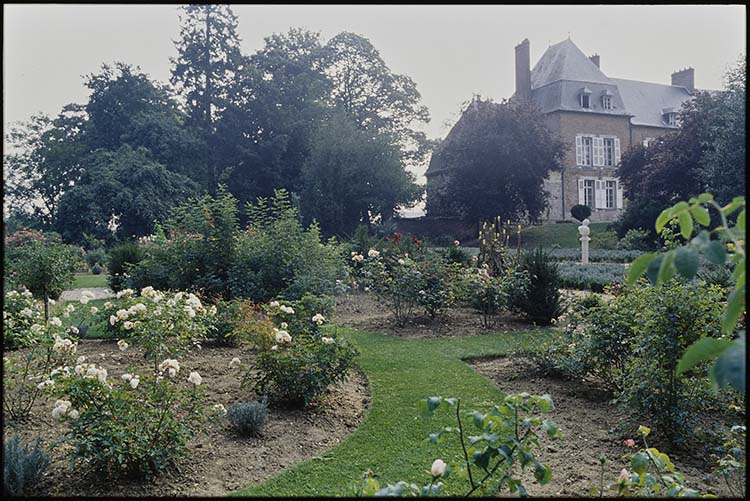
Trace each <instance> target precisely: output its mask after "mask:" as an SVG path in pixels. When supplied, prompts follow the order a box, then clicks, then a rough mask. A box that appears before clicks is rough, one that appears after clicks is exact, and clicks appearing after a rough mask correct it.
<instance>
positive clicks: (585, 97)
mask: <svg viewBox="0 0 750 501" xmlns="http://www.w3.org/2000/svg"><path fill="white" fill-rule="evenodd" d="M581 108H591V91H590V90H589V89H588V88H587V87H584V88H583V89H581Z"/></svg>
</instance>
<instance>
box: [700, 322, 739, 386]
mask: <svg viewBox="0 0 750 501" xmlns="http://www.w3.org/2000/svg"><path fill="white" fill-rule="evenodd" d="M745 362H746V361H745V333H744V332H742V333H741V334H740V337H739V338H738V339H736V340H735V341H734V342H733V343H732V344H731V345H730V346H729V347H728V348H727V349H726V350H724V351H723V352H722V353H721V354H720V355H719V357H718V358H717V359H716V363H715V364H714V365H713V366H712V367H711V369H710V370H709V372H708V376H709V379H710V380H711V383H713V384H715V385H717V386H719V387H725V386H732V387H733V388H735V389H736V390H737V391H739V392H740V393H743V394H744V393H745V374H746V368H745Z"/></svg>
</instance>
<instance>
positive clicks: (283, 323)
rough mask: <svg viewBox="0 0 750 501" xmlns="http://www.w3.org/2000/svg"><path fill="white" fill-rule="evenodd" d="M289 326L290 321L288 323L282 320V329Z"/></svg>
mask: <svg viewBox="0 0 750 501" xmlns="http://www.w3.org/2000/svg"><path fill="white" fill-rule="evenodd" d="M288 328H289V324H288V323H286V322H281V329H282V330H287V329H288Z"/></svg>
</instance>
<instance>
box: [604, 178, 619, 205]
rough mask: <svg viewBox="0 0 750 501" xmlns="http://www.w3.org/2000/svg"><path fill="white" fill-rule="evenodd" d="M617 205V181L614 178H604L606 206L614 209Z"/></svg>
mask: <svg viewBox="0 0 750 501" xmlns="http://www.w3.org/2000/svg"><path fill="white" fill-rule="evenodd" d="M616 207H617V181H615V180H614V179H605V180H604V208H605V209H614V208H616Z"/></svg>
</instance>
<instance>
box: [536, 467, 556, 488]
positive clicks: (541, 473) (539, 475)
mask: <svg viewBox="0 0 750 501" xmlns="http://www.w3.org/2000/svg"><path fill="white" fill-rule="evenodd" d="M534 478H536V481H537V482H539V484H540V485H544V484H546V483H547V482H549V481H550V479H551V478H552V469H551V468H550V467H549V466H547V465H546V464H542V463H540V462H539V461H537V462H536V468H534Z"/></svg>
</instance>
